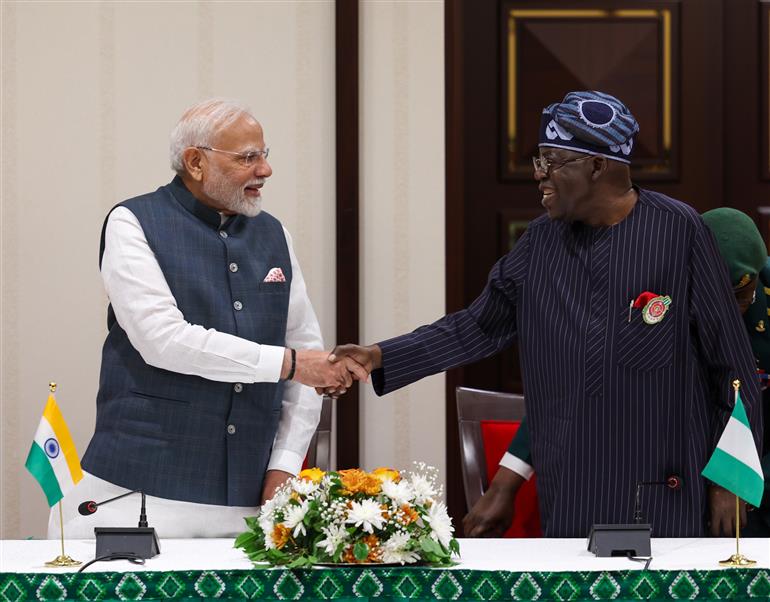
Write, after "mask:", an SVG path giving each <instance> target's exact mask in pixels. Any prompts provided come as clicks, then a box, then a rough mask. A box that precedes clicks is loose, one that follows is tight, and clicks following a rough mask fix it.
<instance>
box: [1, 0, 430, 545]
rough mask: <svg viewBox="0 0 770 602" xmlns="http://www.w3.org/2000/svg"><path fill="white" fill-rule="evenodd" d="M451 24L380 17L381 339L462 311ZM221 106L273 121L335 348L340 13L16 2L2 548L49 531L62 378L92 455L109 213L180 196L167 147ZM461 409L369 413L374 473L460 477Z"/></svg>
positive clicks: (370, 265)
mask: <svg viewBox="0 0 770 602" xmlns="http://www.w3.org/2000/svg"><path fill="white" fill-rule="evenodd" d="M378 19H382V20H383V22H382V23H378ZM442 20H443V15H442V8H441V3H439V2H436V3H422V2H414V3H408V4H405V3H373V2H372V3H367V2H365V3H363V6H362V27H364V28H365V29H364V31H363V32H362V48H361V51H362V56H363V62H362V71H363V76H364V81H365V82H367V83H368V85H370V86H372V90H367V89H362V102H363V107H362V109H363V113H362V114H363V117H362V148H363V149H364V153H365V156H364V162H363V168H362V169H363V173H362V204H363V211H362V213H363V224H362V227H363V230H362V240H363V241H364V244H363V247H364V258H363V264H362V265H363V285H364V287H365V292H363V294H362V301H363V302H365V303H366V308H364V311H363V316H364V317H363V324H362V327H363V334H364V338H365V339H367V340H370V339H374V338H378V337H383V336H389V335H392V334H396V333H400V332H402V331H404V330H407V329H411V328H412V327H414V326H415V325H417V324H419V323H421V322H422V321H424V320H427V319H431V318H433V317H435V316H436V315H439V314H440V313H441V312H442V311H443V298H444V294H443V275H444V264H443V261H444V259H443V258H444V248H443V79H442V77H443V58H442V48H443V41H442V33H441V32H442ZM396 23H400V25H402V26H404V27H401V26H399V27H397V26H396ZM391 41H395V42H396V43H395V44H392V43H391ZM366 65H368V66H369V68H370V69H368V70H371V69H374V68H376V69H377V72H376V73H375V72H372V73H367V71H368V70H367V69H364V68H363V67H365V66H366ZM375 90H378V92H377V93H376V94H372V92H373V91H375ZM397 91H398V92H399V93H397ZM212 95H216V96H227V97H234V98H240V99H242V100H244V101H245V102H247V103H248V104H249V105H250V106H251V107H252V108H253V110H254V112H255V113H256V114H257V116H258V117H260V118H261V120H262V122H263V125H264V127H265V133H266V139H267V142H268V144H269V146H270V147H271V155H270V160H271V164H272V166H273V169H274V175H273V177H272V178H271V181H270V182H269V183H268V185H267V187H266V189H265V208H266V209H267V210H268V211H270V212H272V213H274V214H275V215H277V216H278V217H279V218H280V219H281V220H282V221H283V222H284V224H285V225H286V226H287V227H288V228H289V230H290V231H291V232H292V234H293V236H294V242H295V248H296V250H297V254H298V256H299V260H300V263H301V264H302V266H303V271H304V273H305V277H306V279H307V281H308V287H309V290H310V295H311V298H312V300H313V303H314V306H315V308H316V312H317V313H318V315H319V318H320V321H321V326H322V328H323V331H324V334H325V336H326V341H327V343H328V344H333V343H334V342H335V341H334V340H333V336H334V328H335V323H334V286H333V283H334V280H335V270H334V232H335V224H334V5H333V2H331V1H312V2H311V1H307V2H299V1H290V0H284V1H282V2H182V3H177V2H156V3H146V2H141V3H140V2H103V3H91V2H88V3H87V2H50V3H45V2H35V3H24V2H3V3H2V124H1V125H2V145H1V147H0V152H2V157H1V159H2V188H1V189H0V203H1V205H0V220H1V221H2V272H1V273H0V279H1V281H2V282H1V283H0V284H1V285H2V296H1V297H0V302H1V303H2V306H1V307H0V310H1V312H2V315H1V317H2V324H0V327H1V330H0V335H1V336H2V341H1V343H2V350H1V351H2V374H0V380H1V381H2V399H1V400H0V428H1V429H2V430H0V435H1V437H2V441H1V442H0V445H1V447H0V452H1V457H0V477H1V480H0V488H1V491H0V518H1V519H2V520H1V522H0V529H1V532H0V537H4V538H15V537H27V536H42V535H44V533H45V522H46V516H47V507H46V504H45V501H44V497H43V495H42V493H41V491H40V490H39V488H38V486H37V485H36V483H35V482H34V481H33V480H32V478H31V477H30V476H29V474H28V473H27V472H26V471H25V470H24V468H23V463H24V459H25V458H26V454H27V451H28V449H29V445H30V442H31V439H32V437H33V435H34V431H35V428H36V425H37V422H38V420H39V417H40V413H41V411H42V408H43V404H44V402H45V397H46V395H47V383H48V381H49V380H52V379H53V380H57V382H58V383H59V392H58V396H57V398H58V401H59V403H60V405H61V407H62V410H63V412H64V414H65V417H66V418H67V421H68V423H69V425H70V428H71V430H72V432H73V436H74V438H75V442H76V444H77V446H78V449H79V451H80V452H81V454H82V452H83V451H85V446H86V443H87V441H88V438H89V436H90V434H91V432H92V429H93V421H94V413H95V409H94V396H95V393H96V388H97V380H98V368H99V353H100V347H101V343H102V340H103V337H104V334H105V326H104V324H105V308H106V298H105V295H104V292H103V290H102V286H101V281H100V278H99V273H98V270H97V250H98V242H99V232H100V228H101V224H102V220H103V218H104V215H105V213H106V211H107V210H108V209H109V208H110V207H111V206H112V205H113V204H114V203H116V202H118V201H120V200H122V199H124V198H127V197H129V196H132V195H135V194H140V193H143V192H147V191H149V190H152V189H154V188H156V187H157V186H159V185H161V184H164V183H166V182H167V181H168V180H169V179H170V178H171V176H172V174H171V172H170V169H169V168H168V159H167V137H168V132H169V131H170V129H171V127H172V126H173V124H174V122H175V120H176V119H177V118H178V116H179V114H180V113H181V111H182V109H183V108H184V107H185V106H187V105H189V104H191V103H193V102H195V101H196V100H199V99H201V98H204V97H208V96H212ZM396 136H397V138H398V139H396ZM378 139H379V140H381V143H379V144H378V143H377V141H378ZM396 145H398V148H396ZM394 197H395V198H396V199H397V200H394ZM373 220H375V221H373ZM376 220H380V222H381V223H380V225H379V226H377V225H375V224H376V223H377V222H376ZM428 398H429V399H428ZM442 398H443V388H442V386H441V384H440V383H439V382H437V381H433V382H430V381H427V382H426V383H422V384H420V385H417V386H415V387H413V388H410V389H409V392H408V396H405V395H404V394H400V396H390V397H389V398H385V399H382V400H376V401H375V400H373V399H371V397H370V396H369V395H368V394H367V395H365V401H364V420H365V422H364V425H362V434H363V444H362V445H363V462H362V464H364V465H366V466H368V465H370V464H371V465H374V464H395V465H404V463H405V462H406V461H407V460H409V459H411V458H419V459H424V460H428V461H430V462H432V463H434V464H438V465H442V464H443V404H442V403H441V399H442ZM417 400H419V403H416V401H417ZM341 407H343V409H344V405H343V406H341ZM371 421H377V425H378V426H377V430H376V432H372V431H371V430H370V427H369V426H368V425H370V424H372V422H371ZM426 429H427V432H428V434H427V435H426Z"/></svg>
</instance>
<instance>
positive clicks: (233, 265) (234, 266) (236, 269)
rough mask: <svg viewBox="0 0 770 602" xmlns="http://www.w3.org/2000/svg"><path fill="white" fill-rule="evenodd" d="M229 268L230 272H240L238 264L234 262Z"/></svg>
mask: <svg viewBox="0 0 770 602" xmlns="http://www.w3.org/2000/svg"><path fill="white" fill-rule="evenodd" d="M229 267H230V271H231V272H237V271H238V264H237V263H235V262H234V261H233V262H232V263H231V264H230V266H229Z"/></svg>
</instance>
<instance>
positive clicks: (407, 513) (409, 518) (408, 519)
mask: <svg viewBox="0 0 770 602" xmlns="http://www.w3.org/2000/svg"><path fill="white" fill-rule="evenodd" d="M401 512H402V513H403V514H404V517H403V518H402V519H401V520H402V522H403V523H404V524H405V525H409V524H411V523H413V522H415V521H416V520H417V519H418V518H420V515H419V514H417V512H415V510H414V509H413V508H412V507H411V506H410V505H409V504H404V505H403V506H401Z"/></svg>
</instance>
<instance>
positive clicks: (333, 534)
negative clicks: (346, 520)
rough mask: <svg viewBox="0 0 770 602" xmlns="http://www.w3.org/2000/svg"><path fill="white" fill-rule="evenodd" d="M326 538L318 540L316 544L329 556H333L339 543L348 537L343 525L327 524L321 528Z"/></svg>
mask: <svg viewBox="0 0 770 602" xmlns="http://www.w3.org/2000/svg"><path fill="white" fill-rule="evenodd" d="M322 531H323V534H324V535H326V539H322V540H321V541H319V542H318V543H317V544H316V546H318V547H319V548H323V550H324V552H326V553H327V554H328V555H329V556H334V553H335V552H336V551H337V548H338V547H339V545H340V544H341V543H342V542H343V541H346V540H347V538H348V531H347V529H346V528H345V526H344V525H329V526H328V527H324V528H323V529H322Z"/></svg>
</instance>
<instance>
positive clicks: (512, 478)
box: [489, 466, 526, 494]
mask: <svg viewBox="0 0 770 602" xmlns="http://www.w3.org/2000/svg"><path fill="white" fill-rule="evenodd" d="M525 482H526V479H525V478H524V477H523V476H521V475H520V474H519V473H518V472H515V471H513V470H511V469H510V468H506V467H505V466H501V467H500V468H499V469H498V470H497V472H496V473H495V476H494V477H493V478H492V481H491V482H490V483H489V488H490V489H495V490H497V491H501V492H506V493H509V494H515V493H516V492H517V491H518V490H519V488H520V487H521V486H522V485H523V484H524V483H525Z"/></svg>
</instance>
